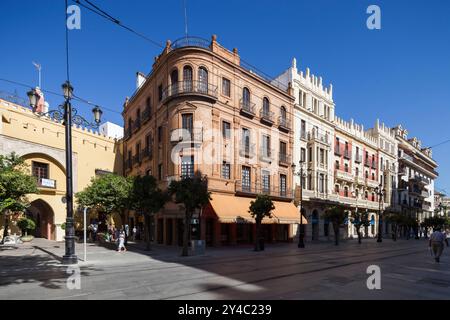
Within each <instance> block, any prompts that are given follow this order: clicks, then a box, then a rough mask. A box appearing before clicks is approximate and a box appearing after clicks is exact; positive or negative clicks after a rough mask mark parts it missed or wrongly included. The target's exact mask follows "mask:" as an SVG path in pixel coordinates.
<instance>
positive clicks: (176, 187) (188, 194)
mask: <svg viewBox="0 0 450 320" xmlns="http://www.w3.org/2000/svg"><path fill="white" fill-rule="evenodd" d="M169 194H170V195H171V196H173V197H174V201H175V203H178V204H180V205H181V206H182V208H183V209H184V212H185V215H184V229H183V251H182V254H181V255H182V256H187V255H188V242H189V235H190V229H191V220H192V215H193V214H194V212H195V210H196V209H201V208H203V207H204V206H205V205H206V204H208V202H209V200H210V199H211V197H210V193H209V192H208V180H207V178H206V177H203V176H202V175H201V173H199V172H197V173H196V174H195V175H194V176H193V177H183V178H182V179H181V180H178V181H172V182H171V183H170V185H169Z"/></svg>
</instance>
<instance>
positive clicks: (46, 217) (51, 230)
mask: <svg viewBox="0 0 450 320" xmlns="http://www.w3.org/2000/svg"><path fill="white" fill-rule="evenodd" d="M26 214H27V216H28V217H30V218H32V219H33V220H34V221H35V222H36V229H35V230H34V231H33V232H32V234H33V235H34V236H35V237H37V238H46V239H48V240H55V224H54V220H55V214H54V212H53V209H52V207H50V205H49V204H48V203H47V202H45V201H44V200H42V199H37V200H34V201H33V202H31V204H30V207H29V208H28V209H27V212H26Z"/></svg>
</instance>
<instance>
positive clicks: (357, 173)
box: [355, 168, 359, 177]
mask: <svg viewBox="0 0 450 320" xmlns="http://www.w3.org/2000/svg"><path fill="white" fill-rule="evenodd" d="M355 176H357V177H359V168H355Z"/></svg>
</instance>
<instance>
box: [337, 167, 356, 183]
mask: <svg viewBox="0 0 450 320" xmlns="http://www.w3.org/2000/svg"><path fill="white" fill-rule="evenodd" d="M335 177H336V179H340V180H345V181H349V182H353V180H354V179H353V175H352V174H351V173H350V172H345V171H341V170H335Z"/></svg>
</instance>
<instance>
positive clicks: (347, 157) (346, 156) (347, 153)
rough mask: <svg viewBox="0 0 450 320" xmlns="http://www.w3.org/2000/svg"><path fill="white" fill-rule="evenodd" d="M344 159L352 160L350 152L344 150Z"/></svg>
mask: <svg viewBox="0 0 450 320" xmlns="http://www.w3.org/2000/svg"><path fill="white" fill-rule="evenodd" d="M344 158H346V159H351V158H352V153H351V152H350V150H344Z"/></svg>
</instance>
